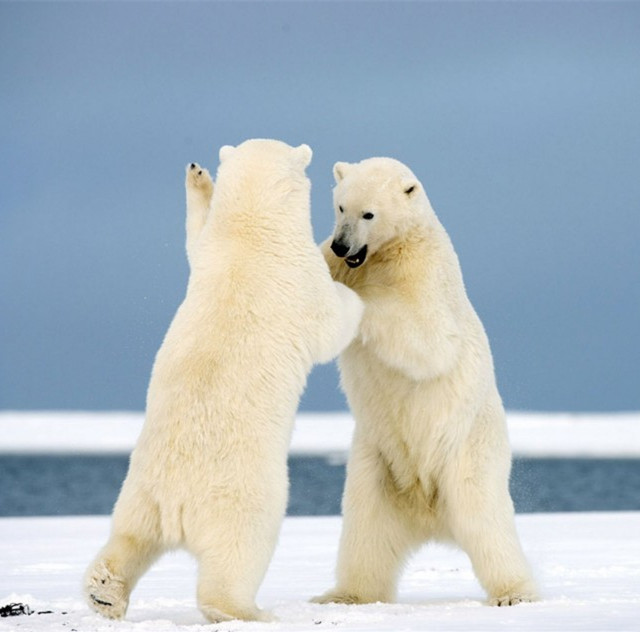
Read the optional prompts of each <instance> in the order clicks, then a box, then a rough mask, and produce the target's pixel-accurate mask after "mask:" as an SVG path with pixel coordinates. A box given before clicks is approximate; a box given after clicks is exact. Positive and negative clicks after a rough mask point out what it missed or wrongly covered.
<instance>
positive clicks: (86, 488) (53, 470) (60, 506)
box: [0, 454, 640, 516]
mask: <svg viewBox="0 0 640 632" xmlns="http://www.w3.org/2000/svg"><path fill="white" fill-rule="evenodd" d="M128 460H129V457H128V455H105V454H96V455H76V454H73V455H71V454H70V455H41V454H39V455H19V454H2V455H0V485H1V487H0V516H62V515H105V514H109V513H111V510H112V508H113V504H114V502H115V500H116V498H117V496H118V492H119V489H120V486H121V484H122V481H123V480H124V477H125V475H126V472H127V465H128ZM289 478H290V493H289V505H288V509H287V515H290V516H313V515H338V514H339V513H340V498H341V496H342V489H343V486H344V478H345V465H344V463H342V462H336V460H335V459H331V458H325V457H308V456H293V457H290V458H289ZM511 495H512V497H513V500H514V504H515V507H516V512H518V513H532V512H564V511H633V510H640V459H635V458H619V459H612V458H598V459H594V458H521V457H520V458H516V459H514V461H513V469H512V474H511Z"/></svg>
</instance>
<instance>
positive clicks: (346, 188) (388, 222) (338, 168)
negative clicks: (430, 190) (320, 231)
mask: <svg viewBox="0 0 640 632" xmlns="http://www.w3.org/2000/svg"><path fill="white" fill-rule="evenodd" d="M333 176H334V178H335V180H336V186H335V188H334V190H333V204H334V210H335V217H336V225H335V229H334V233H333V241H332V243H331V249H332V250H333V252H334V254H335V255H336V256H338V257H344V259H345V262H346V264H347V265H348V266H349V267H350V268H357V267H358V266H361V265H362V264H363V263H364V262H365V260H366V258H367V255H371V254H373V253H374V252H376V251H377V250H378V249H380V248H381V247H382V246H384V244H386V243H387V242H389V241H391V240H392V239H395V238H398V237H402V235H403V234H406V232H407V231H409V230H411V228H412V227H414V226H416V225H418V224H420V223H424V222H426V221H428V219H429V217H430V216H432V215H433V210H432V209H431V205H430V204H429V200H428V198H427V196H426V194H425V192H424V189H423V188H422V185H421V184H420V182H419V180H418V179H417V178H416V177H415V175H414V174H413V173H412V171H411V170H410V169H409V168H408V167H407V166H406V165H404V164H402V163H401V162H399V161H398V160H394V159H393V158H368V159H367V160H363V161H361V162H358V163H355V164H349V163H346V162H337V163H336V164H335V165H334V167H333Z"/></svg>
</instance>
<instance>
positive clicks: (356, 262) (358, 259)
mask: <svg viewBox="0 0 640 632" xmlns="http://www.w3.org/2000/svg"><path fill="white" fill-rule="evenodd" d="M366 258H367V246H366V245H364V246H362V248H360V250H358V252H356V254H355V255H351V256H350V257H345V262H346V264H347V265H348V266H349V267H350V268H357V267H358V266H361V265H362V264H363V263H364V260H365V259H366Z"/></svg>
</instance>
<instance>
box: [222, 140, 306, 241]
mask: <svg viewBox="0 0 640 632" xmlns="http://www.w3.org/2000/svg"><path fill="white" fill-rule="evenodd" d="M219 156H220V165H219V166H218V171H217V174H216V194H215V196H214V198H213V206H214V208H215V213H216V214H217V215H218V217H219V218H220V219H226V220H229V221H234V222H235V223H240V224H242V223H244V224H245V225H246V226H247V228H249V227H250V226H252V225H253V224H255V222H256V221H258V220H260V218H264V219H267V218H268V220H269V221H270V222H272V223H273V222H285V221H286V219H287V218H289V219H291V218H292V217H295V216H299V217H300V219H301V220H304V221H305V222H308V221H309V212H310V208H309V193H310V189H311V183H310V182H309V179H308V178H307V176H306V173H305V169H306V168H307V166H308V165H309V163H310V162H311V156H312V152H311V148H310V147H309V146H308V145H300V146H298V147H291V146H290V145H287V144H286V143H284V142H282V141H279V140H270V139H251V140H247V141H245V142H243V143H241V144H240V145H238V146H236V147H232V146H231V145H224V146H223V147H221V148H220V151H219ZM278 209H280V212H278Z"/></svg>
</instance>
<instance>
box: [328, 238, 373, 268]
mask: <svg viewBox="0 0 640 632" xmlns="http://www.w3.org/2000/svg"><path fill="white" fill-rule="evenodd" d="M331 250H333V253H334V254H335V255H336V257H340V258H341V259H343V258H344V260H345V263H346V264H347V265H348V266H349V267H350V268H357V267H358V266H361V265H362V264H363V263H364V260H365V259H366V258H367V244H365V245H364V246H362V247H361V248H360V249H358V250H356V251H355V252H353V250H354V247H353V246H350V245H349V244H346V243H345V241H344V238H340V237H338V238H336V239H334V240H333V241H332V242H331ZM349 253H351V254H349Z"/></svg>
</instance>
